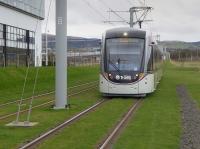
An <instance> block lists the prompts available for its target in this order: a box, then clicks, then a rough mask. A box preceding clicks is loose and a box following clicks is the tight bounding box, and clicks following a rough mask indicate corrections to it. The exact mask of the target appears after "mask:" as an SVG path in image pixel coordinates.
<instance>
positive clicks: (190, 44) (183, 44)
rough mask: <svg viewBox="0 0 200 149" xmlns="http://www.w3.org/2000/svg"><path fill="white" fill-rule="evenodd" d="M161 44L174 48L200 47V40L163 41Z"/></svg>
mask: <svg viewBox="0 0 200 149" xmlns="http://www.w3.org/2000/svg"><path fill="white" fill-rule="evenodd" d="M160 44H162V45H163V46H165V47H167V48H172V49H191V50H193V49H200V41H199V42H183V41H161V42H160Z"/></svg>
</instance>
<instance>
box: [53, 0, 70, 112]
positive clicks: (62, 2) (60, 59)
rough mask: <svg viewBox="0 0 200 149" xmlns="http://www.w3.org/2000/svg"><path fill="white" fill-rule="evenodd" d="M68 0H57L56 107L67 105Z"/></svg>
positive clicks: (61, 107)
mask: <svg viewBox="0 0 200 149" xmlns="http://www.w3.org/2000/svg"><path fill="white" fill-rule="evenodd" d="M66 35H67V0H56V95H55V96H56V100H55V107H54V109H64V108H65V107H66V105H67V42H66V41H67V40H66V38H67V36H66Z"/></svg>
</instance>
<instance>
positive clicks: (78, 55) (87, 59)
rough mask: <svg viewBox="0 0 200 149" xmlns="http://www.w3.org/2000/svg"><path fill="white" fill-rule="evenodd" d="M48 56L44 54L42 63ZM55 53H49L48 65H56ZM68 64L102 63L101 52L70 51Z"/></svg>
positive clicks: (44, 62)
mask: <svg viewBox="0 0 200 149" xmlns="http://www.w3.org/2000/svg"><path fill="white" fill-rule="evenodd" d="M45 58H46V56H45V55H43V60H42V64H43V66H45V64H46V59H45ZM55 59H56V58H55V53H49V54H48V66H55ZM67 63H68V66H84V65H85V66H86V65H88V66H89V65H97V64H99V63H100V52H68V56H67Z"/></svg>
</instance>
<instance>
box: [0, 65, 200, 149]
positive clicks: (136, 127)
mask: <svg viewBox="0 0 200 149" xmlns="http://www.w3.org/2000/svg"><path fill="white" fill-rule="evenodd" d="M44 69H52V68H44ZM70 69H71V70H70V71H69V72H70V75H69V77H70V79H71V80H69V81H71V82H70V85H73V84H74V85H75V84H77V83H78V82H79V81H83V82H84V81H85V82H88V80H95V79H97V78H98V73H97V71H98V68H93V69H91V67H86V69H85V68H76V69H72V68H70ZM4 71H5V70H4ZM7 71H8V70H7ZM41 71H43V70H41ZM51 71H52V72H53V71H54V70H51ZM22 72H24V70H23V71H22ZM44 72H45V71H44ZM18 73H19V72H18ZM5 74H6V73H5V72H4V75H3V76H4V77H5ZM19 74H20V73H19ZM50 74H51V73H50ZM87 74H88V75H87ZM0 75H1V73H0ZM199 75H200V71H199V68H196V67H181V66H178V65H172V64H170V63H167V64H166V68H165V72H164V76H163V78H162V80H161V82H160V84H159V86H158V89H157V91H156V92H155V93H153V94H151V95H149V96H147V98H146V99H145V101H144V103H143V105H142V106H141V108H140V109H139V110H138V111H137V112H136V115H135V116H134V118H133V119H132V120H131V121H130V123H129V124H128V127H127V128H126V129H125V131H124V132H123V133H122V135H121V136H120V138H119V140H118V141H117V142H116V144H115V145H114V148H116V149H122V148H123V149H132V148H136V149H177V148H179V144H180V136H181V129H182V128H181V112H180V111H181V109H180V102H179V99H178V97H177V94H176V86H177V85H178V84H185V85H186V87H187V88H188V91H189V92H190V94H191V96H192V97H193V98H194V100H196V101H197V103H198V104H199V106H200V91H199V84H200V77H199ZM8 76H9V75H8ZM45 76H46V74H45V73H44V75H41V77H45ZM50 76H51V75H50ZM18 77H20V75H19V76H18ZM18 77H17V76H16V80H18V79H17V78H18ZM5 78H6V77H5ZM5 78H4V79H3V80H4V82H6V79H5ZM77 78H78V80H77ZM7 81H8V82H9V80H7ZM40 81H43V79H41V80H40ZM19 82H20V81H19ZM19 82H17V81H16V86H18V87H21V85H18V84H17V83H19ZM53 82H54V81H52V83H53ZM49 83H50V84H51V82H50V81H49V82H48V81H44V82H43V83H42V82H41V84H43V85H39V86H40V87H39V89H38V90H40V91H42V89H41V88H47V87H48V85H49ZM13 84H14V83H13ZM0 86H1V87H2V86H3V85H1V83H0ZM9 88H10V90H12V89H14V88H15V87H12V84H11V85H9ZM1 89H4V88H3V87H2V88H1ZM4 91H5V92H7V93H9V92H8V91H6V89H4ZM0 93H4V92H3V91H1V90H0ZM14 95H17V94H15V93H14ZM45 98H52V97H43V98H42V99H43V100H46V99H45ZM99 98H100V95H99V93H98V91H97V90H94V91H90V92H88V93H84V94H82V95H79V96H76V97H73V98H71V100H70V102H71V104H72V108H71V109H70V110H67V111H66V110H61V111H54V110H51V109H50V107H46V108H39V109H38V110H34V111H33V115H32V118H31V120H32V121H39V122H40V124H39V125H37V126H36V127H33V128H31V129H24V128H7V127H5V126H4V124H6V123H7V122H10V121H11V120H13V119H10V120H7V121H2V122H0V144H1V145H0V149H1V148H2V149H7V148H9V149H10V148H16V147H18V146H19V144H21V143H23V142H25V141H26V140H29V139H31V138H34V137H36V136H37V135H39V134H41V133H42V132H45V131H46V130H48V129H50V128H52V127H54V126H55V125H57V124H59V123H60V122H62V121H63V120H64V119H67V118H69V117H71V116H73V115H74V114H75V113H78V112H80V111H81V110H83V109H85V108H86V107H88V106H90V105H92V104H94V103H95V102H96V101H97V99H99ZM131 103H132V101H131V100H124V99H122V100H120V99H118V100H112V101H109V102H108V103H105V105H103V106H102V107H101V108H99V109H97V110H96V111H93V112H92V113H90V114H88V116H87V117H84V118H82V119H80V120H79V121H78V122H76V123H74V124H73V125H70V126H69V127H67V128H65V129H64V131H63V132H61V133H59V134H58V135H56V136H52V137H51V138H50V139H49V140H47V141H45V142H44V143H43V144H41V146H40V148H42V149H43V148H44V149H45V148H48V149H51V148H52V149H53V148H58V149H60V148H61V149H62V148H70V149H71V148H72V149H73V148H76V149H78V148H80V149H90V148H95V147H96V145H97V144H98V143H99V142H100V141H101V140H102V139H103V138H104V137H105V135H106V134H107V133H108V132H109V130H110V129H111V128H112V127H113V126H114V125H115V124H116V122H117V121H118V120H119V119H120V118H121V116H122V115H123V114H124V113H125V112H126V111H127V110H128V108H129V107H130V105H131ZM23 118H24V116H23V117H22V119H23Z"/></svg>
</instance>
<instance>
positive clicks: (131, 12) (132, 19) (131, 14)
mask: <svg viewBox="0 0 200 149" xmlns="http://www.w3.org/2000/svg"><path fill="white" fill-rule="evenodd" d="M133 15H134V12H133V9H132V8H131V9H130V27H131V28H133V25H134V22H133V21H134V18H133Z"/></svg>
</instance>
